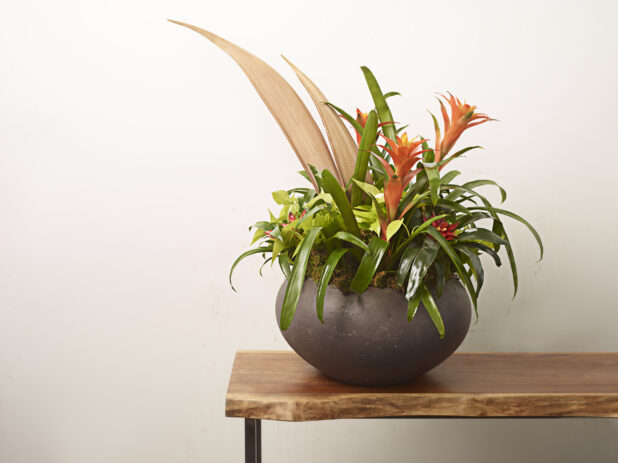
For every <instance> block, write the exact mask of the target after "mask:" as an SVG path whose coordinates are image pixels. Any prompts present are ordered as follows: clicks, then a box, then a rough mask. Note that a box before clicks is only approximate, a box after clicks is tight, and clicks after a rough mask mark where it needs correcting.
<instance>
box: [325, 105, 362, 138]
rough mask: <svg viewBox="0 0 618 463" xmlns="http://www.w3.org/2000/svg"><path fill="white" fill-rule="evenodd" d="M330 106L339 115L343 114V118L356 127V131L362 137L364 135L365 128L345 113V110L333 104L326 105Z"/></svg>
mask: <svg viewBox="0 0 618 463" xmlns="http://www.w3.org/2000/svg"><path fill="white" fill-rule="evenodd" d="M326 104H327V105H328V106H330V107H331V108H333V109H334V110H335V111H337V112H338V113H339V114H341V115H342V116H343V118H344V119H345V120H346V121H348V122H349V123H350V124H351V125H352V127H354V129H356V131H357V132H358V133H359V134H360V135H361V136H362V135H363V131H364V129H363V126H362V125H360V122H358V121H357V120H356V119H355V118H354V117H352V116H350V115H349V114H348V113H347V112H345V111H344V110H343V109H341V108H338V107H337V106H335V105H334V104H332V103H328V102H327V103H326Z"/></svg>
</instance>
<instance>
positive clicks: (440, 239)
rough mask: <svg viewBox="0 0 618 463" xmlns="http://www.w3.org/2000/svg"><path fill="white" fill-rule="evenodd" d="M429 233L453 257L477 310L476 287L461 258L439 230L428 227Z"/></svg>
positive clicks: (453, 261)
mask: <svg viewBox="0 0 618 463" xmlns="http://www.w3.org/2000/svg"><path fill="white" fill-rule="evenodd" d="M427 233H429V234H430V235H431V236H433V238H434V239H435V240H436V241H437V242H438V244H440V246H442V249H444V252H445V253H446V254H447V255H448V257H449V259H451V262H452V263H453V265H455V270H456V271H457V274H458V275H459V278H461V281H463V284H464V286H465V287H466V289H467V290H468V294H470V299H472V305H474V311H475V312H477V302H476V299H477V298H476V290H475V289H474V286H473V285H472V282H471V281H470V277H469V276H468V274H467V273H466V269H465V268H464V266H463V263H462V262H461V259H460V258H459V256H458V255H457V253H456V252H455V250H454V249H453V247H452V246H451V245H450V244H449V242H448V241H447V240H446V239H445V238H444V237H443V236H442V234H440V232H439V231H438V230H436V229H435V228H434V227H429V228H427ZM477 316H478V315H477Z"/></svg>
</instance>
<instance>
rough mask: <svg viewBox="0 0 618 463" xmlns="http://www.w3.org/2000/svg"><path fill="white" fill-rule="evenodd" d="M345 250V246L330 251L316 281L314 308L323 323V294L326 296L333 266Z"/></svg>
mask: <svg viewBox="0 0 618 463" xmlns="http://www.w3.org/2000/svg"><path fill="white" fill-rule="evenodd" d="M346 252H348V250H347V249H345V248H339V249H335V250H334V251H333V252H331V253H330V255H329V256H328V258H327V259H326V264H324V270H322V275H320V282H319V283H318V296H317V299H316V308H317V310H318V318H319V319H320V321H321V322H322V323H324V296H326V288H327V287H328V283H329V282H330V278H331V276H332V275H333V272H334V271H335V267H337V264H338V263H339V259H341V258H342V257H343V255H344V254H345V253H346Z"/></svg>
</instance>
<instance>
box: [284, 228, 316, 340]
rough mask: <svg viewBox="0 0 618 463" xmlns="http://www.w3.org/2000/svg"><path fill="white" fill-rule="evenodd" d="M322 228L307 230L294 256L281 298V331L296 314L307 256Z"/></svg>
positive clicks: (285, 328) (288, 325)
mask: <svg viewBox="0 0 618 463" xmlns="http://www.w3.org/2000/svg"><path fill="white" fill-rule="evenodd" d="M320 230H322V227H316V228H312V229H311V230H309V233H307V235H306V236H305V239H304V240H303V242H302V243H301V244H300V250H299V251H298V255H297V256H296V261H295V262H294V268H293V269H292V274H291V275H290V279H289V280H288V287H287V288H286V290H285V296H283V305H282V307H281V320H280V325H281V329H282V330H283V331H285V330H287V329H288V328H289V327H290V324H291V323H292V320H293V319H294V313H295V312H296V306H297V305H298V300H299V299H300V292H301V291H302V289H303V283H304V282H305V272H306V271H307V262H308V261H309V254H310V253H311V248H312V247H313V243H314V242H315V239H316V238H317V236H318V233H320Z"/></svg>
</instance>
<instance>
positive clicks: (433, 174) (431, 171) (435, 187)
mask: <svg viewBox="0 0 618 463" xmlns="http://www.w3.org/2000/svg"><path fill="white" fill-rule="evenodd" d="M423 167H424V168H425V172H426V173H427V179H428V180H429V191H431V202H432V203H433V205H434V206H435V205H436V203H437V202H438V199H440V171H439V170H438V165H437V164H436V163H435V162H432V163H426V164H424V165H423Z"/></svg>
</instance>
